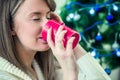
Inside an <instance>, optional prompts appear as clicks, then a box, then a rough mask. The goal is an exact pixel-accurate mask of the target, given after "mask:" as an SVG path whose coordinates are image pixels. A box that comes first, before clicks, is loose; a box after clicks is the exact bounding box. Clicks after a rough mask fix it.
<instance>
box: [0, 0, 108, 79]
mask: <svg viewBox="0 0 120 80" xmlns="http://www.w3.org/2000/svg"><path fill="white" fill-rule="evenodd" d="M54 10H55V3H54V1H53V0H0V30H1V31H0V80H110V78H109V77H108V76H107V74H106V73H105V72H104V70H103V69H102V68H101V67H100V65H99V64H98V63H97V62H95V60H94V59H93V58H92V57H91V56H90V55H89V54H87V53H86V51H84V49H83V48H82V47H81V46H80V45H79V44H78V45H77V47H75V49H72V47H71V46H72V42H73V40H74V37H71V38H70V39H69V41H68V43H67V47H66V48H64V46H63V44H62V38H63V36H64V34H65V33H66V31H65V30H62V29H63V26H60V27H59V29H58V31H57V33H56V35H55V36H56V37H55V43H53V41H52V40H51V29H49V31H48V35H47V42H46V41H44V40H42V36H41V30H42V28H43V27H44V25H45V23H46V22H47V21H48V20H49V19H54V20H57V21H59V22H61V20H60V18H59V17H58V16H57V15H56V14H55V13H54ZM55 59H56V60H55ZM56 61H58V63H59V65H60V67H58V66H57V65H56ZM76 61H77V63H76ZM87 65H89V69H88V68H87ZM78 66H79V67H78ZM78 73H79V74H78Z"/></svg>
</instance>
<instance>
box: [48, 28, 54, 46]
mask: <svg viewBox="0 0 120 80" xmlns="http://www.w3.org/2000/svg"><path fill="white" fill-rule="evenodd" d="M51 36H52V28H50V29H49V30H48V33H47V42H48V45H49V46H50V47H51V48H53V47H54V42H53V40H52V37H51Z"/></svg>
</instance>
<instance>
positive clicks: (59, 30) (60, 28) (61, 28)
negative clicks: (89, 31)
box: [55, 26, 64, 36]
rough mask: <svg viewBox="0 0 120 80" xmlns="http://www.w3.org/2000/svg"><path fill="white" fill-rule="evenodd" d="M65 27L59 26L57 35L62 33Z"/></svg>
mask: <svg viewBox="0 0 120 80" xmlns="http://www.w3.org/2000/svg"><path fill="white" fill-rule="evenodd" d="M63 27H64V26H59V28H58V30H57V32H56V34H55V36H59V35H60V32H61V31H62V30H63Z"/></svg>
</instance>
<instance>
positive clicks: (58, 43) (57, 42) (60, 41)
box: [55, 30, 67, 48]
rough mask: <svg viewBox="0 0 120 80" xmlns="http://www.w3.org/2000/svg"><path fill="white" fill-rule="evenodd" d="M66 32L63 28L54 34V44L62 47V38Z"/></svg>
mask: <svg viewBox="0 0 120 80" xmlns="http://www.w3.org/2000/svg"><path fill="white" fill-rule="evenodd" d="M66 32H67V30H64V31H62V32H60V34H59V36H56V39H55V45H56V46H58V47H60V48H64V44H63V40H64V35H65V33H66Z"/></svg>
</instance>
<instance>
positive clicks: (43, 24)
mask: <svg viewBox="0 0 120 80" xmlns="http://www.w3.org/2000/svg"><path fill="white" fill-rule="evenodd" d="M47 22H48V19H47V18H46V17H44V19H43V20H42V28H43V27H44V26H45V24H46V23H47Z"/></svg>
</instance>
